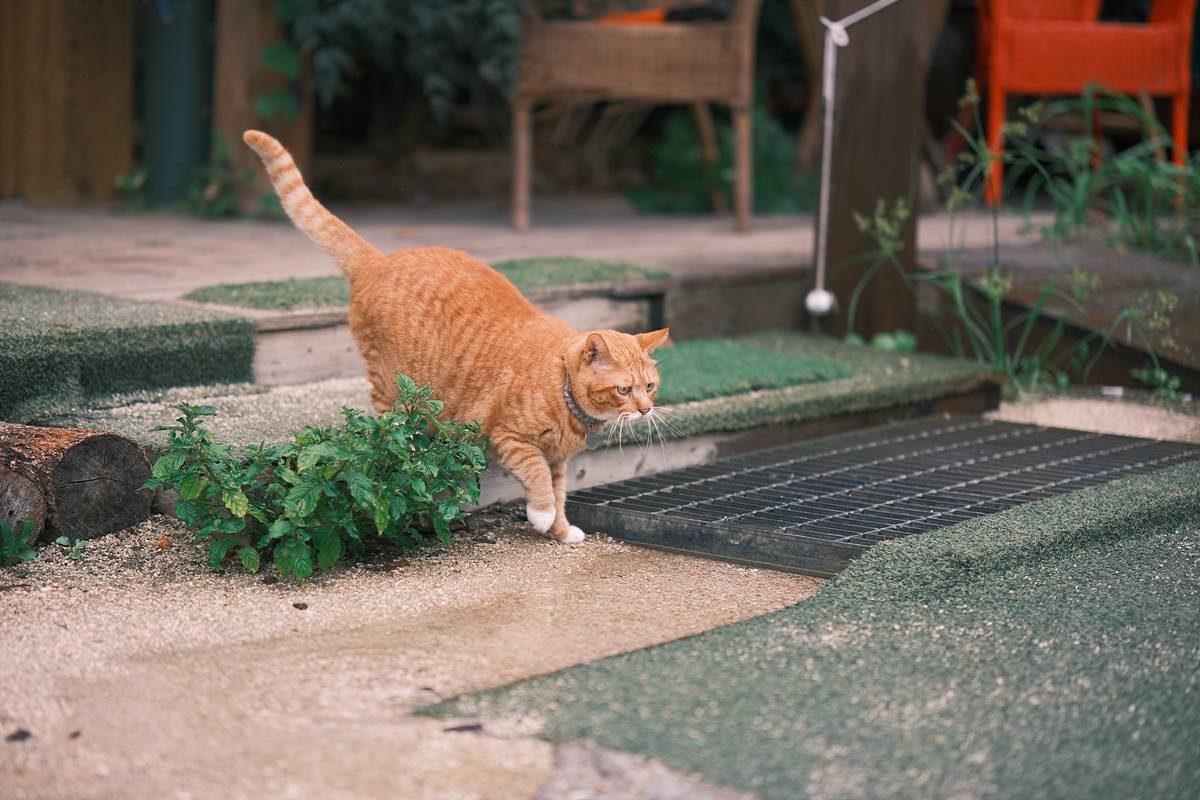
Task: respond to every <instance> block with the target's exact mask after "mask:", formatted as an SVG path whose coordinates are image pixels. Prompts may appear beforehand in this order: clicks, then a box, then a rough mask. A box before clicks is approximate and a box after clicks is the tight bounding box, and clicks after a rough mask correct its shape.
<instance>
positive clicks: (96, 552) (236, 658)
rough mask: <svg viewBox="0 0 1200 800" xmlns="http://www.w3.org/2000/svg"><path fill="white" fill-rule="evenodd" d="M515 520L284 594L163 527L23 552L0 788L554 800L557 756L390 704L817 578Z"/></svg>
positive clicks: (444, 692)
mask: <svg viewBox="0 0 1200 800" xmlns="http://www.w3.org/2000/svg"><path fill="white" fill-rule="evenodd" d="M526 531H527V527H526V526H525V525H524V524H523V522H522V521H521V520H520V518H519V516H518V515H517V513H516V512H515V511H514V510H513V509H510V508H495V509H491V510H488V511H486V512H481V513H479V514H477V515H475V516H474V517H472V518H471V520H470V523H469V527H468V530H466V531H464V532H462V533H461V534H460V535H459V537H458V539H457V540H456V542H455V544H454V546H453V547H452V548H451V549H450V550H449V551H444V552H443V551H440V550H431V551H428V552H426V553H423V554H419V555H413V556H405V555H400V554H397V553H394V552H393V553H389V554H379V555H375V556H373V557H372V558H370V559H368V560H367V561H366V562H364V563H360V564H357V565H351V566H346V567H343V568H339V569H336V570H334V571H333V572H331V573H329V574H327V575H319V576H317V577H316V578H315V579H313V580H312V581H310V582H309V583H306V584H303V585H301V586H294V585H291V584H288V583H281V582H278V581H274V580H273V579H272V577H271V576H263V575H247V574H245V573H242V572H240V568H238V569H234V568H232V567H231V568H227V569H226V570H225V571H223V572H221V573H214V572H212V571H211V570H210V569H209V568H208V566H207V563H206V561H205V550H204V548H203V546H202V544H201V543H198V542H196V541H195V539H194V538H193V537H192V535H191V534H190V533H189V532H188V531H187V530H186V529H185V528H183V527H182V526H181V525H180V524H179V523H178V522H177V521H175V520H172V519H169V518H165V517H155V518H152V519H151V520H148V521H147V522H145V523H143V524H142V525H140V526H137V527H136V528H133V529H130V530H129V531H127V532H125V533H123V534H116V535H113V536H108V537H105V538H102V539H97V540H94V541H92V542H90V543H89V544H88V545H87V548H86V550H85V551H84V554H83V557H82V558H81V559H79V560H77V561H75V560H71V559H70V558H69V556H68V554H67V550H66V549H65V548H61V547H58V546H55V545H51V546H49V547H44V548H43V549H42V551H41V555H40V558H39V559H38V561H36V562H34V563H33V564H30V565H26V566H21V567H15V568H10V569H5V570H2V571H0V641H2V642H3V643H4V646H3V648H2V649H0V675H3V676H4V678H3V681H2V682H0V736H5V737H8V738H10V739H12V740H11V741H7V740H6V741H3V742H0V783H2V785H3V792H0V794H2V795H3V797H4V798H5V800H10V799H11V800H20V799H22V798H55V799H56V800H57V799H58V798H66V797H70V798H130V797H139V798H140V797H155V798H158V797H162V798H188V797H195V798H199V797H246V798H257V797H289V798H308V797H313V798H332V797H339V798H340V797H349V798H359V797H361V798H376V797H404V798H423V797H438V798H459V797H461V798H470V797H481V798H483V797H486V798H509V797H512V798H531V797H534V796H535V795H536V794H537V793H538V790H539V788H541V787H543V786H546V787H548V788H547V789H546V792H545V793H543V795H542V796H543V797H547V798H550V797H560V796H561V797H566V796H568V795H567V794H563V793H562V792H560V791H557V790H556V789H555V787H558V789H561V785H562V780H563V776H562V769H563V768H564V767H562V764H563V762H564V761H565V762H567V766H568V767H570V765H571V763H574V764H575V766H574V767H571V768H573V769H578V761H579V760H578V759H574V760H572V759H569V758H566V759H564V757H561V756H560V757H558V758H557V759H556V757H555V749H554V746H552V745H550V744H547V743H545V742H539V741H534V740H529V739H521V738H517V739H505V738H496V737H491V736H478V735H472V734H471V733H470V732H469V731H468V732H456V731H453V730H446V729H447V728H452V727H453V726H449V725H447V724H446V723H444V722H441V721H437V720H430V719H424V718H417V717H413V716H410V714H409V710H410V709H411V708H413V707H414V706H416V705H421V704H425V703H428V702H431V701H437V700H439V699H444V698H447V697H450V696H453V695H456V694H459V693H461V692H466V691H474V690H479V689H485V688H490V687H495V686H500V685H504V684H507V683H510V682H512V681H515V680H518V679H521V678H526V677H530V676H534V675H539V674H543V673H548V672H553V671H555V670H559V669H562V668H565V667H568V666H571V665H573V664H578V663H582V662H585V661H589V660H592V659H596V658H600V657H603V656H607V655H612V654H615V653H620V652H625V651H629V650H633V649H636V648H640V647H644V646H647V645H650V644H654V643H658V642H663V641H666V640H670V639H674V638H678V637H680V636H686V635H689V634H694V633H698V632H701V631H704V630H708V629H710V628H713V627H716V626H720V625H725V624H728V623H732V622H735V621H737V620H740V619H744V618H746V617H750V616H755V615H758V614H762V613H765V612H767V611H771V610H774V609H778V608H781V607H783V606H786V605H789V604H792V603H795V602H798V601H800V600H803V599H805V598H807V597H808V596H810V595H811V594H812V593H813V592H814V591H815V590H816V589H817V588H818V586H819V585H820V582H819V581H817V580H814V579H810V578H805V577H802V576H796V575H787V574H783V573H776V572H770V571H763V570H754V569H746V568H742V567H735V566H731V565H727V564H722V563H717V562H710V561H703V560H698V559H692V558H687V557H683V556H677V555H671V554H666V553H658V552H653V551H648V550H642V549H636V548H632V547H628V546H626V545H622V544H619V543H617V542H615V541H613V540H611V539H608V538H607V537H604V536H593V537H589V539H588V541H587V542H586V543H585V544H583V545H581V546H579V547H573V548H568V547H562V546H559V545H556V544H554V543H552V542H549V541H547V540H544V539H539V538H533V537H530V536H528V535H526ZM164 537H165V541H164ZM167 541H169V546H167V547H162V548H160V545H164V544H167ZM22 731H25V732H28V734H29V736H28V738H23V737H24V734H22V733H21V732H22ZM556 761H557V762H558V763H559V765H560V766H559V767H556V766H555V765H556ZM556 770H557V771H556ZM552 776H557V777H556V778H555V781H551V778H552ZM656 780H657V778H656ZM623 785H624V784H623ZM630 796H634V795H630ZM638 796H640V795H638ZM645 796H656V795H645Z"/></svg>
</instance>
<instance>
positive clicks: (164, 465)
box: [150, 450, 187, 481]
mask: <svg viewBox="0 0 1200 800" xmlns="http://www.w3.org/2000/svg"><path fill="white" fill-rule="evenodd" d="M186 458H187V453H185V452H184V451H182V450H168V451H167V452H165V453H163V454H162V455H161V456H159V457H158V458H157V459H156V460H155V461H154V467H153V469H151V470H150V474H151V475H153V476H154V477H156V478H158V479H159V480H163V481H165V480H167V479H169V478H170V477H171V476H172V475H174V474H175V473H176V472H178V471H179V468H180V467H182V466H183V462H184V460H185V459H186Z"/></svg>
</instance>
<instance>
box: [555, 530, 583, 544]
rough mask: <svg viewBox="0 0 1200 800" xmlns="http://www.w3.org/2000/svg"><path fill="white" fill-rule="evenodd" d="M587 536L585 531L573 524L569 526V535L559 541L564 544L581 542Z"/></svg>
mask: <svg viewBox="0 0 1200 800" xmlns="http://www.w3.org/2000/svg"><path fill="white" fill-rule="evenodd" d="M586 538H587V537H586V536H584V535H583V531H581V530H579V528H576V527H575V526H574V525H572V526H571V527H569V528H567V535H566V536H564V537H563V538H562V539H560V540H559V541H560V542H562V543H563V544H579V543H580V542H582V541H583V540H584V539H586Z"/></svg>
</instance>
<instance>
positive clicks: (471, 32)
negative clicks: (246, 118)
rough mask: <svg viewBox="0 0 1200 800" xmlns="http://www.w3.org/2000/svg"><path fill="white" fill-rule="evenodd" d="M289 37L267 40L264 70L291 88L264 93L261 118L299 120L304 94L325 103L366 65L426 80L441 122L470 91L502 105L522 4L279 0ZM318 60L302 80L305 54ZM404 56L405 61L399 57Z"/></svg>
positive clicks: (510, 0)
mask: <svg viewBox="0 0 1200 800" xmlns="http://www.w3.org/2000/svg"><path fill="white" fill-rule="evenodd" d="M275 13H276V16H278V18H279V19H280V20H281V21H282V22H283V23H284V24H285V25H286V26H287V28H288V37H287V40H285V41H282V42H273V43H271V44H268V45H266V46H265V47H264V48H263V49H262V52H261V54H260V61H261V64H262V66H263V68H264V69H267V70H269V71H271V72H275V73H278V74H279V75H282V76H283V77H284V78H286V79H287V81H288V86H287V87H286V88H283V89H278V90H275V91H273V92H270V93H267V94H264V95H262V96H261V97H259V98H257V100H256V102H255V110H256V111H257V113H258V114H259V116H262V117H263V118H269V117H272V116H275V115H279V116H282V117H283V118H285V119H289V120H290V119H293V118H294V117H295V115H296V114H297V113H298V111H299V108H300V98H301V93H302V92H303V91H306V90H309V89H311V91H313V92H314V93H315V94H316V96H317V100H318V101H319V102H320V103H321V105H322V107H325V108H328V107H329V106H330V105H331V104H332V103H333V101H334V99H335V98H336V97H337V96H338V95H339V94H341V93H343V92H344V91H346V89H347V88H348V86H349V81H350V79H351V78H353V77H355V76H357V75H359V74H361V73H362V72H363V71H364V70H365V69H366V68H371V69H373V70H376V71H378V72H395V71H396V70H398V69H401V68H403V69H405V70H407V72H408V73H409V74H410V75H412V76H413V77H415V78H417V79H418V81H419V82H420V84H421V88H422V90H423V92H424V95H425V99H426V101H427V102H428V103H429V107H430V109H431V110H432V111H433V114H434V116H435V118H436V119H437V120H438V121H439V122H444V121H445V119H446V116H447V113H448V112H449V109H450V106H451V104H452V103H453V102H454V101H455V99H456V98H457V97H459V96H460V95H463V94H466V95H469V96H471V97H472V98H473V99H475V100H479V101H482V102H484V103H485V104H489V105H491V106H498V107H503V105H504V102H505V93H506V91H507V90H508V88H509V87H510V85H511V83H512V80H513V77H514V75H515V69H516V50H517V37H518V32H519V29H520V24H521V4H520V0H456V2H453V3H428V2H420V1H419V0H276V3H275ZM305 57H308V58H311V60H312V66H313V69H312V80H311V82H310V84H309V85H308V86H307V87H304V86H302V76H303V69H302V60H303V58H305ZM401 57H402V58H401Z"/></svg>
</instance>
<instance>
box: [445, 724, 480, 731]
mask: <svg viewBox="0 0 1200 800" xmlns="http://www.w3.org/2000/svg"><path fill="white" fill-rule="evenodd" d="M482 730H483V725H482V724H480V723H478V722H469V723H467V724H466V725H451V726H450V727H449V728H442V732H443V733H478V732H479V731H482Z"/></svg>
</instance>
